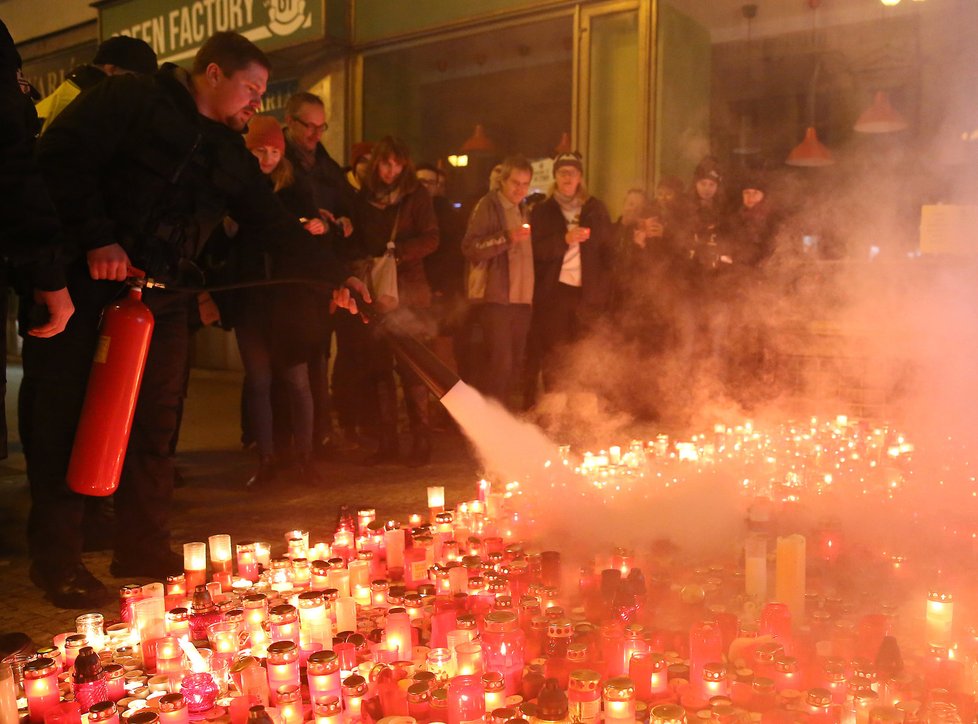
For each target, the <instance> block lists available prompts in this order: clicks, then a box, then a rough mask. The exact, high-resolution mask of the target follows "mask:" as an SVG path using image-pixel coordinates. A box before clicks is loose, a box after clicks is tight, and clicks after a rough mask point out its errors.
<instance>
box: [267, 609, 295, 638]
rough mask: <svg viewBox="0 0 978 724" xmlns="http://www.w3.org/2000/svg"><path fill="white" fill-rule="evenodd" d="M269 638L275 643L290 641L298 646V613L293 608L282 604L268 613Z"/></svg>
mask: <svg viewBox="0 0 978 724" xmlns="http://www.w3.org/2000/svg"><path fill="white" fill-rule="evenodd" d="M268 629H269V638H270V640H271V641H272V642H275V641H291V642H292V643H294V644H295V645H296V646H298V645H299V611H298V609H296V607H295V606H292V605H290V604H287V603H283V604H282V605H280V606H274V607H272V608H271V609H270V610H269V612H268Z"/></svg>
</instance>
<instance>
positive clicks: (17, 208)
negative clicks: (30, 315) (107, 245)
mask: <svg viewBox="0 0 978 724" xmlns="http://www.w3.org/2000/svg"><path fill="white" fill-rule="evenodd" d="M19 66H20V57H19V55H18V54H17V51H16V49H15V48H14V42H13V40H12V39H11V37H10V33H8V32H7V28H6V26H4V25H3V23H2V21H0V255H2V256H3V260H2V263H3V264H10V265H11V266H13V267H14V268H15V270H18V271H19V275H18V276H19V279H18V281H22V282H23V286H24V287H25V288H26V287H33V288H37V289H44V290H48V291H51V290H55V289H61V288H62V287H64V286H65V276H64V269H63V268H62V266H61V260H60V251H61V245H62V242H63V241H64V239H63V236H62V233H61V224H60V223H59V222H58V215H57V212H56V211H55V208H54V204H52V202H51V197H50V195H49V194H48V190H47V188H46V187H45V185H44V179H43V177H42V176H41V172H40V169H39V167H38V165H37V162H36V161H35V159H34V140H35V138H36V137H37V132H38V120H37V113H35V112H34V104H33V103H31V100H30V98H29V97H28V96H27V95H25V94H24V93H23V92H22V91H21V89H20V85H19V84H18V82H17V68H18V67H19ZM5 282H6V278H5V275H4V274H2V273H0V285H5Z"/></svg>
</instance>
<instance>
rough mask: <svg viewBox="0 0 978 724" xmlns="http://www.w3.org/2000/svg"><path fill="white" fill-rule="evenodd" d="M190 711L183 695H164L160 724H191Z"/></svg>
mask: <svg viewBox="0 0 978 724" xmlns="http://www.w3.org/2000/svg"><path fill="white" fill-rule="evenodd" d="M189 722H190V711H189V709H187V702H186V701H185V700H184V698H183V694H164V695H163V696H161V697H160V724H189Z"/></svg>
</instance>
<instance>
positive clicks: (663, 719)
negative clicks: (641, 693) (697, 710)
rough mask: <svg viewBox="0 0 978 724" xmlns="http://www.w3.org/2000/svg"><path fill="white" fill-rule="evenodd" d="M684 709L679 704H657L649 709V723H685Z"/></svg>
mask: <svg viewBox="0 0 978 724" xmlns="http://www.w3.org/2000/svg"><path fill="white" fill-rule="evenodd" d="M686 721H687V720H686V710H685V709H684V708H683V707H681V706H679V704H657V705H656V706H653V707H652V709H651V710H650V711H649V724H686Z"/></svg>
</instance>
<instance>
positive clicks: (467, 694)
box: [448, 675, 486, 724]
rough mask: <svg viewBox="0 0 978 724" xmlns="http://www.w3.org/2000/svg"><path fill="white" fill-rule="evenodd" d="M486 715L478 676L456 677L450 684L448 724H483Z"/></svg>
mask: <svg viewBox="0 0 978 724" xmlns="http://www.w3.org/2000/svg"><path fill="white" fill-rule="evenodd" d="M485 714H486V702H485V697H484V696H483V690H482V681H481V680H480V678H479V677H478V676H472V675H463V676H455V677H453V678H452V679H451V680H449V682H448V724H477V723H478V724H481V722H482V721H483V718H484V717H485Z"/></svg>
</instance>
